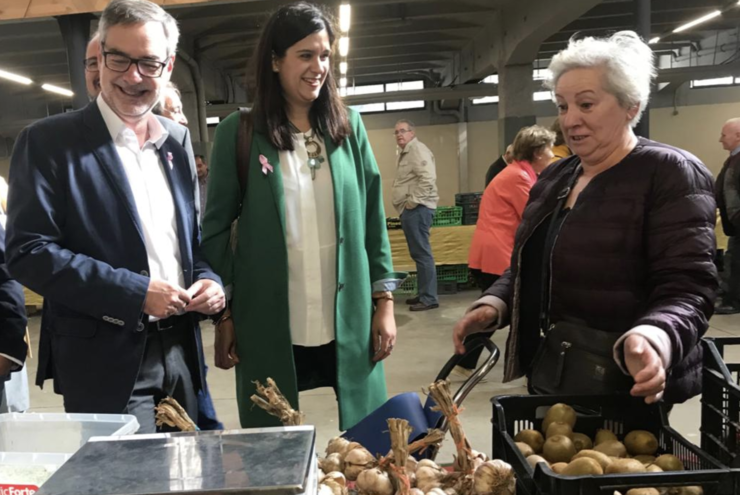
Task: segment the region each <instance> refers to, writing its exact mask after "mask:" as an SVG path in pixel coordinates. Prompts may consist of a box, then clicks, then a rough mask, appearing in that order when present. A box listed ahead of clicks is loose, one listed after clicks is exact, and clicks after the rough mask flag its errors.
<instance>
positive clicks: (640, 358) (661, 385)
mask: <svg viewBox="0 0 740 495" xmlns="http://www.w3.org/2000/svg"><path fill="white" fill-rule="evenodd" d="M624 363H625V364H626V365H627V371H629V373H630V375H632V378H634V380H635V386H634V387H632V390H631V391H630V393H631V394H632V395H633V396H635V397H645V402H646V403H647V404H652V403H654V402H657V401H659V400H660V398H661V397H663V390H665V381H666V373H665V368H663V360H662V359H661V358H660V355H659V354H658V352H657V351H656V350H655V349H653V346H652V345H650V342H648V340H647V339H646V338H645V337H643V336H642V335H630V336H629V337H627V340H625V341H624Z"/></svg>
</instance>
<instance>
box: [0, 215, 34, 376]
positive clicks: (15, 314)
mask: <svg viewBox="0 0 740 495" xmlns="http://www.w3.org/2000/svg"><path fill="white" fill-rule="evenodd" d="M25 304H26V301H25V297H24V296H23V287H21V284H19V283H18V282H16V281H15V280H13V279H12V278H11V277H10V273H8V268H7V266H6V265H5V227H3V226H2V224H0V354H5V355H7V356H10V357H12V358H14V359H17V360H18V361H20V362H21V363H22V362H24V361H25V360H26V353H27V350H28V348H27V346H26V341H25V340H24V337H25V336H26V323H27V321H26V307H25Z"/></svg>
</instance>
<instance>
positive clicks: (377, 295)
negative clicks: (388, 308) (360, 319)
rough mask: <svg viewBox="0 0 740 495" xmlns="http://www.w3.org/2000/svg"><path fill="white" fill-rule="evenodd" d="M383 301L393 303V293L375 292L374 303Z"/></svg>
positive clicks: (387, 291)
mask: <svg viewBox="0 0 740 495" xmlns="http://www.w3.org/2000/svg"><path fill="white" fill-rule="evenodd" d="M382 299H387V300H388V301H393V292H391V291H389V290H386V291H382V292H373V301H380V300H382Z"/></svg>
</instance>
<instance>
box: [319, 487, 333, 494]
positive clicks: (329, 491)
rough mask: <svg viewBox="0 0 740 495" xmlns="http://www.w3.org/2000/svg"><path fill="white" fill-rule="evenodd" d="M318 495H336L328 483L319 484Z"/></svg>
mask: <svg viewBox="0 0 740 495" xmlns="http://www.w3.org/2000/svg"><path fill="white" fill-rule="evenodd" d="M318 495H334V492H333V491H332V489H331V488H330V487H328V486H326V485H319V494H318Z"/></svg>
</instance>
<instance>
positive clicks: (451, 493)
mask: <svg viewBox="0 0 740 495" xmlns="http://www.w3.org/2000/svg"><path fill="white" fill-rule="evenodd" d="M445 493H446V494H447V495H458V494H457V490H455V489H454V488H445Z"/></svg>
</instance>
